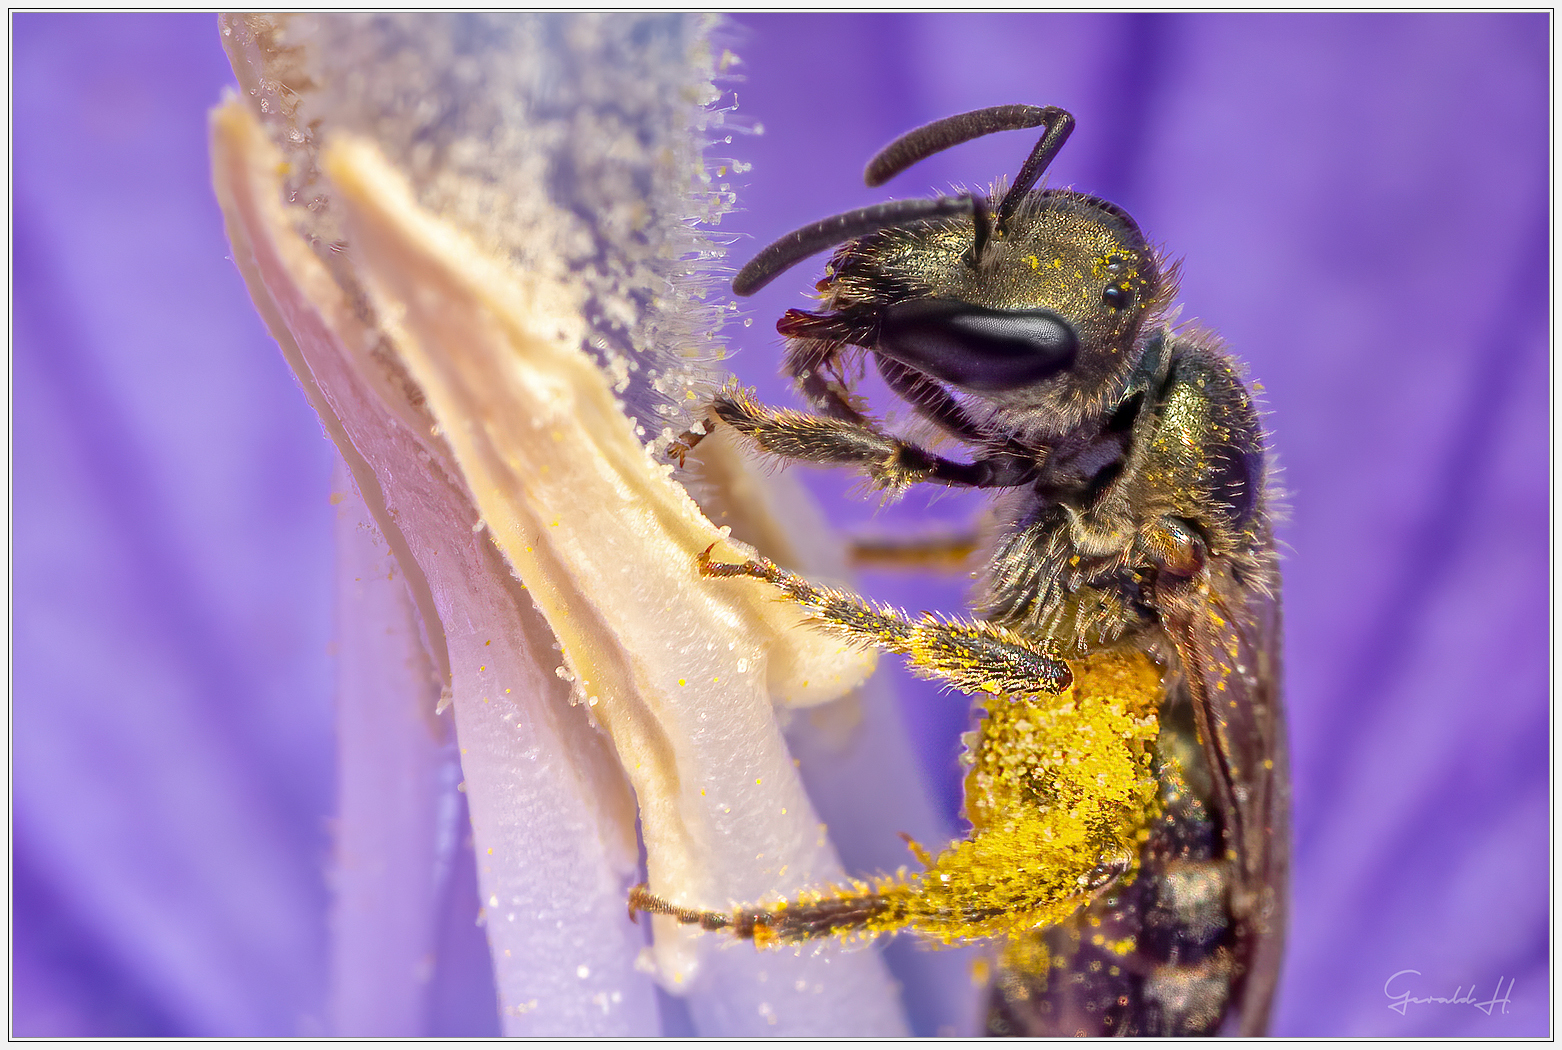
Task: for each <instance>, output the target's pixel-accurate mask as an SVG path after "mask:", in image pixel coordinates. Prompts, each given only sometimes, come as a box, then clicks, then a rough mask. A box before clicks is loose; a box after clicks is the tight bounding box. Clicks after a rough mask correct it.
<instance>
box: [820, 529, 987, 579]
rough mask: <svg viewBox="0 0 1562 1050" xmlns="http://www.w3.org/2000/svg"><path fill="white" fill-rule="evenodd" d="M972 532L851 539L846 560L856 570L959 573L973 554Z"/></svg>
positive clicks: (973, 536) (973, 537)
mask: <svg viewBox="0 0 1562 1050" xmlns="http://www.w3.org/2000/svg"><path fill="white" fill-rule="evenodd" d="M978 544H979V540H978V537H977V534H976V531H975V530H974V529H967V530H964V531H961V532H947V533H937V534H928V535H922V536H908V537H898V536H853V537H852V538H851V544H850V547H849V548H848V549H847V558H848V559H849V560H850V562H851V565H852V567H853V568H858V569H902V570H912V571H915V570H919V569H921V570H930V571H934V572H958V571H960V570H961V569H963V568H965V566H966V562H967V560H968V559H969V558H970V557H971V555H972V554H974V553H976V548H977V546H978Z"/></svg>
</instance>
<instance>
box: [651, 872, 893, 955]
mask: <svg viewBox="0 0 1562 1050" xmlns="http://www.w3.org/2000/svg"><path fill="white" fill-rule="evenodd" d="M910 892H911V887H910V886H909V885H907V884H906V883H904V882H898V881H887V882H885V883H883V884H882V885H880V886H879V887H878V888H877V889H872V888H869V887H868V886H867V885H866V884H861V883H859V884H857V885H856V886H855V887H854V888H853V889H851V890H840V889H837V888H833V887H832V888H831V889H830V890H829V891H828V892H825V893H819V894H811V895H808V896H805V897H802V898H799V899H798V900H794V901H784V902H781V903H778V904H775V905H772V906H770V907H768V908H739V909H737V910H735V911H732V912H730V913H729V912H720V911H705V910H702V909H699V908H684V907H681V906H679V905H677V904H673V903H670V902H669V901H665V900H663V899H662V898H660V897H657V896H654V895H652V894H651V893H650V892H649V891H648V890H647V889H646V887H645V886H644V885H640V886H636V887H635V888H634V889H632V890H630V891H629V914H630V917H631V918H633V917H634V915H635V913H636V912H646V913H647V914H650V915H669V916H671V917H672V918H674V919H676V920H677V921H678V922H680V923H682V924H683V925H685V926H698V927H700V929H702V930H708V931H717V930H730V931H731V932H732V934H733V936H735V937H739V938H741V939H743V940H751V941H753V942H754V943H755V944H759V945H765V944H770V943H780V944H796V943H798V942H801V941H811V940H815V939H817V938H820V937H829V936H831V935H838V934H848V933H856V932H859V931H862V930H867V929H869V928H870V927H871V928H872V931H873V932H874V933H888V932H890V931H891V930H895V929H899V928H900V927H902V926H904V925H906V919H905V911H906V909H905V907H904V901H905V898H906V897H907V895H908V894H909V893H910Z"/></svg>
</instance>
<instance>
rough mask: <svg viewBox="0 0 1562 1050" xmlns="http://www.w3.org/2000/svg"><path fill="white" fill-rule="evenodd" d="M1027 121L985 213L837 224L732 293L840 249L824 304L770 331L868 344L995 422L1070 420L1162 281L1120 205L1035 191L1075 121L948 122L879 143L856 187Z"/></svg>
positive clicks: (819, 228)
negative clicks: (1032, 137)
mask: <svg viewBox="0 0 1562 1050" xmlns="http://www.w3.org/2000/svg"><path fill="white" fill-rule="evenodd" d="M995 123H996V124H998V125H999V126H997V127H994V126H993V125H994V124H995ZM1038 124H1046V125H1047V131H1046V133H1045V134H1044V135H1043V137H1042V139H1041V141H1040V142H1038V143H1037V145H1036V148H1035V149H1034V150H1033V151H1032V153H1031V157H1030V159H1029V160H1028V161H1027V162H1026V164H1025V166H1024V167H1022V168H1021V171H1020V174H1019V176H1018V177H1017V178H1016V179H1015V182H1014V184H1013V185H1012V186H1010V187H1008V189H1007V190H1006V191H1005V192H1003V193H1002V194H1001V197H1000V195H999V194H998V193H996V192H995V193H994V197H998V198H999V201H1000V202H999V204H998V205H997V207H996V208H993V207H990V206H989V204H988V201H987V199H986V198H984V197H982V196H980V195H976V194H968V195H965V196H960V197H948V198H938V199H935V200H908V201H896V202H892V203H890V204H884V205H878V206H876V207H874V208H865V209H861V210H860V211H857V212H850V213H847V214H845V215H839V216H835V217H833V218H831V219H826V220H823V221H822V222H820V223H815V224H814V225H813V226H810V227H805V228H804V229H802V230H799V231H796V232H795V233H793V234H791V235H789V236H788V237H787V238H783V239H782V240H781V241H778V242H776V243H775V244H773V245H771V246H770V247H769V248H767V249H765V251H763V252H761V253H760V254H759V255H758V256H756V257H755V259H754V261H753V262H751V263H750V264H749V266H747V267H745V268H744V270H743V271H742V272H741V273H740V274H739V276H738V279H737V280H736V281H734V289H735V290H736V291H738V292H739V293H740V294H746V293H747V292H748V291H752V290H755V288H757V287H758V285H761V284H763V283H765V282H767V281H768V280H769V279H770V278H771V277H773V276H775V275H776V274H778V273H780V272H781V270H783V269H785V268H786V267H788V266H790V265H793V264H794V263H795V262H797V261H800V259H801V258H804V257H806V255H808V254H812V253H813V252H816V251H819V250H822V249H823V248H825V247H829V246H831V245H835V244H841V243H842V242H843V241H848V243H846V244H844V246H843V247H841V248H840V249H839V250H838V251H837V252H836V254H835V256H834V258H833V259H832V261H831V266H830V272H829V274H828V276H826V278H825V279H824V281H822V282H821V283H820V285H819V289H820V291H821V292H823V293H824V299H825V304H826V306H827V307H828V309H827V311H826V312H824V313H819V314H811V313H804V312H802V311H796V310H794V311H788V313H787V315H786V316H785V317H783V318H782V320H781V322H780V324H778V326H777V327H778V329H779V330H780V331H781V333H782V334H783V335H787V336H789V337H792V338H794V339H800V340H810V339H811V340H815V341H818V343H819V344H820V345H821V346H822V347H832V346H833V347H836V348H840V347H844V346H857V347H861V348H863V349H865V350H869V351H871V352H872V353H874V354H875V355H877V356H878V358H879V359H880V365H881V367H883V366H884V362H885V361H886V360H888V361H890V362H893V363H894V365H896V366H900V367H901V368H902V369H909V370H911V372H912V373H914V374H915V375H916V376H918V377H921V378H924V379H927V380H931V381H934V382H937V383H940V384H944V385H945V386H947V387H948V388H952V392H953V393H954V394H956V395H959V396H961V397H962V400H965V399H974V401H976V402H978V403H979V405H973V406H972V407H980V406H981V405H984V406H985V407H986V408H987V410H988V412H987V414H989V415H997V414H1007V415H1009V416H1010V417H1011V418H1010V420H1009V421H1008V423H1007V424H1000V427H1001V428H1007V429H1011V430H1012V429H1018V427H1017V426H1015V425H1013V424H1014V423H1015V419H1014V418H1012V417H1014V414H1015V413H1016V412H1020V413H1022V414H1029V415H1031V416H1033V417H1034V420H1035V421H1039V420H1041V419H1042V418H1043V417H1049V418H1051V419H1052V420H1053V421H1054V422H1055V423H1056V424H1057V425H1059V426H1071V425H1073V423H1075V422H1077V420H1078V418H1080V417H1081V416H1082V415H1084V414H1085V413H1088V412H1092V411H1097V410H1099V408H1100V407H1101V405H1102V404H1103V403H1105V401H1106V400H1107V399H1109V398H1110V397H1111V396H1112V394H1113V393H1114V390H1115V388H1116V387H1117V386H1119V385H1120V384H1121V381H1123V380H1125V379H1126V377H1127V376H1128V374H1129V373H1130V372H1131V371H1132V370H1133V367H1134V365H1135V364H1136V363H1137V359H1138V357H1139V354H1140V352H1141V346H1142V341H1141V339H1140V334H1141V332H1142V331H1143V330H1144V327H1145V323H1146V321H1147V320H1149V319H1151V318H1153V317H1155V316H1156V315H1157V314H1158V312H1159V309H1160V307H1161V306H1162V305H1163V304H1164V303H1165V302H1166V301H1167V300H1168V299H1169V297H1170V293H1171V288H1170V287H1169V286H1170V283H1171V282H1170V280H1169V278H1168V277H1167V276H1166V275H1164V274H1163V272H1162V267H1161V265H1160V262H1159V259H1158V258H1157V256H1156V253H1155V252H1154V250H1153V249H1152V248H1151V247H1150V246H1149V245H1148V244H1147V243H1146V241H1145V238H1144V235H1143V234H1142V233H1141V232H1140V230H1139V227H1138V224H1137V223H1135V222H1134V220H1133V219H1132V218H1131V217H1130V216H1129V215H1128V214H1127V212H1125V211H1123V209H1121V208H1119V207H1117V206H1116V205H1114V204H1111V203H1109V202H1107V201H1104V200H1102V199H1100V198H1098V197H1092V196H1088V195H1085V194H1081V193H1074V192H1071V191H1065V190H1034V189H1033V187H1034V186H1035V183H1036V181H1037V180H1038V178H1039V177H1040V175H1041V173H1042V171H1043V170H1044V169H1045V166H1046V164H1047V162H1049V161H1050V159H1051V157H1052V155H1053V154H1055V153H1056V152H1057V149H1058V147H1060V146H1061V145H1062V142H1063V140H1064V139H1066V138H1067V135H1068V132H1069V130H1070V129H1071V128H1072V124H1073V120H1072V118H1071V117H1069V116H1068V114H1066V113H1063V111H1061V110H1055V109H1036V108H1035V107H1027V106H1009V107H997V108H996V109H995V110H978V111H976V112H975V113H968V114H964V115H962V116H960V117H951V118H949V119H948V120H946V121H940V122H938V123H936V124H932V125H928V126H927V127H926V128H922V129H918V131H914V132H912V133H911V134H909V135H907V136H904V137H903V138H902V139H899V140H896V142H895V143H892V144H891V145H890V146H888V147H886V148H885V149H884V150H883V151H882V152H881V153H880V154H879V155H878V156H877V157H875V158H874V161H873V162H871V163H870V164H869V167H868V180H869V182H870V183H874V182H875V181H883V180H884V178H887V177H888V175H889V174H894V173H895V172H896V171H899V170H903V169H904V167H906V166H909V164H910V163H913V162H914V161H915V160H917V159H920V158H921V157H922V156H925V155H926V154H927V153H929V152H932V151H933V150H935V149H941V148H945V147H946V146H947V145H951V144H953V142H958V141H965V140H966V139H968V138H972V137H975V135H977V134H986V133H987V132H988V131H990V130H1004V129H1006V128H1009V127H1034V126H1037V125H1038ZM885 158H889V159H888V160H886V159H885ZM908 158H909V159H908ZM886 171H887V172H888V174H885V172H886ZM756 281H757V283H756ZM835 352H836V350H834V349H828V350H825V351H823V352H822V353H820V354H816V355H815V357H816V358H819V359H822V358H823V357H824V356H827V355H833V354H834V353H835ZM1027 410H1035V411H1034V412H1033V413H1028V412H1027ZM1030 421H1031V420H1022V421H1020V422H1021V423H1025V422H1030Z"/></svg>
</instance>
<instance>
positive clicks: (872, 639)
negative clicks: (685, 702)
mask: <svg viewBox="0 0 1562 1050" xmlns="http://www.w3.org/2000/svg"><path fill="white" fill-rule="evenodd" d="M699 567H700V575H702V576H718V577H719V576H751V577H753V578H754V579H758V580H764V581H766V582H767V583H771V584H774V585H775V586H776V587H779V588H780V589H781V590H782V591H783V592H784V593H785V594H786V595H787V597H789V598H791V599H792V600H793V601H795V602H797V603H798V604H800V605H803V606H805V607H806V608H808V609H811V610H813V612H814V613H816V614H817V615H818V617H819V619H820V621H821V622H823V623H824V624H825V625H826V626H828V627H831V628H833V629H835V630H838V631H843V632H845V633H846V634H848V635H851V636H852V637H854V638H857V639H859V640H861V641H863V642H867V643H871V644H874V645H878V646H881V647H882V648H884V649H888V650H889V651H890V652H894V653H900V654H901V655H903V656H907V657H910V662H911V667H912V670H913V671H914V672H916V673H917V674H920V675H922V676H923V677H924V678H935V679H942V680H943V681H946V682H948V683H949V684H950V685H952V686H954V687H955V688H956V689H959V690H960V691H962V692H965V693H970V694H980V693H987V694H996V695H1003V696H1031V695H1035V694H1038V693H1059V692H1062V691H1063V690H1064V689H1066V688H1068V685H1069V683H1070V682H1072V681H1073V674H1072V672H1070V671H1069V668H1068V664H1067V663H1065V662H1064V661H1063V660H1061V659H1059V658H1058V656H1057V655H1056V653H1055V652H1053V651H1052V650H1051V649H1050V648H1048V647H1047V646H1046V643H1037V642H1033V641H1031V640H1029V639H1027V638H1024V637H1022V636H1020V635H1019V634H1016V633H1015V632H1013V631H1010V630H1008V629H1007V628H1004V627H1000V626H998V625H997V624H991V623H987V622H985V621H982V620H945V619H940V618H939V617H936V616H933V615H930V614H927V615H924V617H923V618H922V619H921V620H918V621H912V620H910V619H908V618H907V617H906V615H905V614H904V613H902V612H900V611H898V610H896V609H891V608H888V607H887V606H880V605H877V604H874V603H871V602H868V601H865V600H864V599H862V598H859V597H857V596H856V595H854V594H848V593H846V592H845V591H840V590H836V589H834V588H831V587H816V586H815V585H813V584H811V583H809V582H808V581H807V580H805V579H803V578H802V577H801V576H798V575H796V574H795V573H791V572H788V571H787V570H785V569H783V568H781V567H780V566H779V565H776V564H775V563H774V562H771V561H769V560H768V559H765V558H754V559H751V560H749V561H746V562H742V563H739V564H730V563H720V562H712V561H711V560H710V549H709V548H707V549H706V550H705V551H704V553H702V554H701V555H700V557H699Z"/></svg>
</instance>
